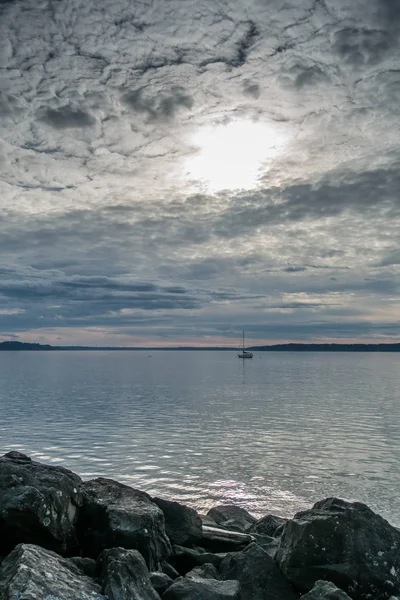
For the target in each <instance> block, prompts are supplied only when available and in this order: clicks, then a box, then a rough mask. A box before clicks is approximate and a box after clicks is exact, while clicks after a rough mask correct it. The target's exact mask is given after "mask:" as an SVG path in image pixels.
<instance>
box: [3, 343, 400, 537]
mask: <svg viewBox="0 0 400 600" xmlns="http://www.w3.org/2000/svg"><path fill="white" fill-rule="evenodd" d="M399 361H400V355H399V354H375V353H374V354H367V353H354V354H352V353H350V354H347V353H343V354H342V353H338V354H330V353H326V354H319V353H306V354H301V353H295V352H294V353H289V352H288V353H286V352H284V353H278V352H277V353H264V354H261V353H256V354H255V356H254V358H253V360H250V361H240V360H238V359H235V355H234V353H232V352H172V351H171V352H65V353H61V352H60V353H56V352H54V353H50V352H45V353H35V352H21V353H18V352H1V353H0V410H1V420H0V453H1V454H3V453H5V452H7V451H9V450H19V451H22V452H25V453H27V454H29V455H30V456H31V457H32V458H35V459H36V460H40V461H43V462H48V463H51V464H59V465H63V466H65V467H68V468H70V469H72V470H73V471H75V472H77V473H78V474H80V475H81V476H82V477H83V478H84V479H88V478H92V477H97V476H100V475H102V476H106V477H111V478H114V479H117V480H119V481H121V482H123V483H126V484H129V485H132V486H134V487H136V488H139V489H142V490H145V491H147V492H149V493H150V494H153V495H159V496H163V497H165V498H171V499H175V500H178V501H181V502H184V503H186V504H188V505H191V506H193V507H195V508H197V509H199V510H201V511H205V510H206V509H208V508H210V507H211V506H215V505H216V504H219V503H236V504H240V505H241V506H243V507H245V508H247V509H248V510H249V511H250V512H252V513H253V514H254V515H255V516H262V515H264V514H267V513H269V512H272V513H275V514H279V515H283V516H291V515H293V513H294V512H295V511H297V510H300V509H303V508H306V507H309V506H310V505H311V504H312V503H313V502H315V501H316V500H320V499H322V498H325V497H327V496H332V495H335V496H339V497H342V498H345V499H348V500H359V501H362V502H366V503H367V504H368V505H369V506H370V507H371V508H373V509H374V510H376V511H378V512H379V513H380V514H382V515H383V516H384V517H386V518H387V519H388V520H389V521H390V522H391V523H393V524H394V525H397V526H400V494H399V489H400V470H399V463H400V368H399Z"/></svg>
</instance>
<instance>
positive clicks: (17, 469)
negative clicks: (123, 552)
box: [0, 452, 82, 554]
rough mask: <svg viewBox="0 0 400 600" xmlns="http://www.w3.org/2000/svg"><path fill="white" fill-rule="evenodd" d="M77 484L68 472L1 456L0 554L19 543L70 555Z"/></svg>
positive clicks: (15, 454) (14, 456)
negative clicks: (35, 545)
mask: <svg viewBox="0 0 400 600" xmlns="http://www.w3.org/2000/svg"><path fill="white" fill-rule="evenodd" d="M81 481H82V480H81V478H80V477H78V475H75V474H74V473H72V471H68V470H67V469H64V468H63V467H54V466H48V465H42V464H40V463H38V462H34V461H33V460H31V459H30V458H29V457H28V456H25V454H20V453H19V452H9V453H8V454H5V455H4V456H2V457H1V458H0V552H2V553H4V554H8V553H9V552H10V551H11V550H12V549H13V548H14V546H15V545H16V544H19V543H21V542H22V543H32V544H38V545H40V546H42V547H43V548H48V549H50V550H54V551H56V552H59V553H61V554H72V553H74V551H76V550H77V540H76V530H75V523H76V515H77V508H78V507H79V506H80V505H81V503H82V499H81V493H80V491H79V487H80V484H81Z"/></svg>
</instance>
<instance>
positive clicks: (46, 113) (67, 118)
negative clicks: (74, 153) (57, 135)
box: [38, 106, 96, 129]
mask: <svg viewBox="0 0 400 600" xmlns="http://www.w3.org/2000/svg"><path fill="white" fill-rule="evenodd" d="M38 119H39V120H40V121H43V123H46V124H47V125H51V127H54V128H55V129H69V128H76V127H78V128H80V127H91V126H92V125H94V123H95V122H96V121H95V119H94V118H93V117H92V116H91V115H90V114H89V113H88V112H86V111H84V110H82V109H80V108H76V107H74V106H62V107H60V108H46V109H40V110H39V111H38Z"/></svg>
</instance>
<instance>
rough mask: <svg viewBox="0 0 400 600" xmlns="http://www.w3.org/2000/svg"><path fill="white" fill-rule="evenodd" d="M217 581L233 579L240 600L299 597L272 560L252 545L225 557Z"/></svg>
mask: <svg viewBox="0 0 400 600" xmlns="http://www.w3.org/2000/svg"><path fill="white" fill-rule="evenodd" d="M220 575H221V579H237V580H238V581H239V583H240V589H241V592H242V596H241V597H242V600H297V599H298V597H299V594H298V593H297V592H296V591H295V590H294V588H293V587H292V585H291V584H290V583H289V581H288V580H287V579H286V578H285V577H284V575H283V574H282V572H281V570H280V569H279V567H278V565H277V564H276V563H275V562H274V560H273V559H272V558H271V557H270V556H269V555H268V554H267V552H265V550H263V549H262V548H261V546H259V545H258V544H256V543H254V542H253V543H252V544H250V545H249V546H248V547H247V548H246V549H245V550H243V551H242V552H236V553H234V554H228V555H227V556H226V558H225V559H224V560H223V561H222V563H221V567H220Z"/></svg>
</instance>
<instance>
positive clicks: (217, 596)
mask: <svg viewBox="0 0 400 600" xmlns="http://www.w3.org/2000/svg"><path fill="white" fill-rule="evenodd" d="M163 600H240V587H239V582H238V581H217V580H215V579H186V577H181V578H180V579H177V580H176V581H175V582H174V583H173V584H172V585H171V587H170V588H168V590H167V591H166V592H165V593H164V595H163Z"/></svg>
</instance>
